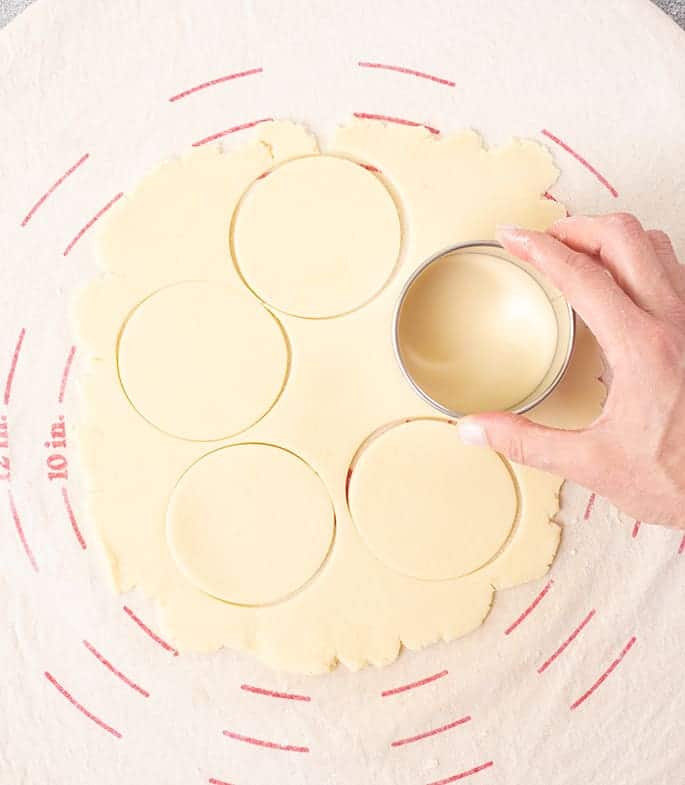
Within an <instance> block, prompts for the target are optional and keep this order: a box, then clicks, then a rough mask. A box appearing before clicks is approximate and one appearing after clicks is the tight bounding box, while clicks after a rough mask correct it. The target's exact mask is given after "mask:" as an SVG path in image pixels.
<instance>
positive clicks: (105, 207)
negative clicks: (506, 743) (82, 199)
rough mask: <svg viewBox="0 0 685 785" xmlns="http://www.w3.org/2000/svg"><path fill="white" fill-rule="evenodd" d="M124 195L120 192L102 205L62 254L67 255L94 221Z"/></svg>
mask: <svg viewBox="0 0 685 785" xmlns="http://www.w3.org/2000/svg"><path fill="white" fill-rule="evenodd" d="M123 195H124V194H123V192H122V193H118V194H117V195H116V196H114V197H112V198H111V199H110V200H109V202H107V204H106V205H105V206H104V207H101V208H100V209H99V210H98V211H97V213H95V215H94V216H93V217H92V218H91V219H90V221H88V223H87V224H86V225H85V226H83V227H82V228H81V229H79V231H78V233H77V234H76V236H75V237H74V239H73V240H72V241H71V242H70V243H69V245H67V247H66V248H65V249H64V251H62V256H67V255H68V254H69V252H70V251H71V249H72V248H73V247H74V246H75V245H76V243H77V242H78V241H79V240H80V239H81V238H82V237H83V235H84V234H85V233H86V232H87V231H88V230H89V229H90V227H91V226H92V225H93V224H94V223H95V222H96V221H97V220H99V219H100V218H102V216H103V215H104V214H105V213H106V212H107V210H109V208H110V207H111V206H112V205H113V204H114V203H115V202H118V201H119V199H121V197H122V196H123Z"/></svg>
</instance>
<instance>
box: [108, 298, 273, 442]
mask: <svg viewBox="0 0 685 785" xmlns="http://www.w3.org/2000/svg"><path fill="white" fill-rule="evenodd" d="M117 362H118V365H119V377H120V379H121V384H122V386H123V388H124V391H125V392H126V395H127V396H128V398H129V400H130V401H131V403H132V404H133V406H134V407H135V408H136V410H137V411H138V412H139V413H140V414H141V415H142V416H143V417H144V418H145V419H146V420H148V421H149V422H151V423H152V424H153V425H155V426H156V427H157V428H159V429H160V430H162V431H165V432H166V433H169V434H171V435H173V436H178V437H180V438H183V439H191V440H198V441H209V440H216V439H221V438H225V437H227V436H231V435H233V434H235V433H238V432H240V431H242V430H244V429H245V428H247V427H249V426H250V425H252V424H253V423H255V422H256V421H257V420H259V419H260V418H261V417H262V416H263V415H264V414H265V413H266V412H267V411H268V410H269V409H270V407H271V406H272V405H273V403H274V401H276V399H277V398H278V396H279V394H280V392H281V390H282V389H283V385H284V383H285V377H286V373H287V367H288V347H287V344H286V340H285V336H284V334H283V331H282V329H281V327H280V325H279V323H278V322H277V320H276V319H275V317H274V316H273V315H272V314H271V313H269V312H268V311H267V310H266V309H265V308H264V306H263V305H262V304H261V303H259V302H257V301H256V300H254V299H253V298H252V297H251V296H247V295H245V294H243V293H241V292H237V291H236V290H234V289H231V288H230V287H229V286H226V285H223V284H214V283H202V282H192V283H182V284H177V285H174V286H170V287H167V288H166V289H162V290H160V291H159V292H156V293H155V294H153V295H152V296H151V297H148V298H147V299H146V300H144V301H143V302H142V303H140V305H139V306H138V307H137V308H136V309H135V310H134V311H133V313H132V314H131V316H130V317H129V319H128V321H127V322H126V324H125V325H124V328H123V330H122V333H121V337H120V339H119V345H118V349H117Z"/></svg>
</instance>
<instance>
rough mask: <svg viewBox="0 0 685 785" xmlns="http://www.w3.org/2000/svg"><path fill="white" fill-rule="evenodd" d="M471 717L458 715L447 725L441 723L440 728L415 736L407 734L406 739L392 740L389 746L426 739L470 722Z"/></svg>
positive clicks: (400, 745) (401, 745)
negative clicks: (457, 717) (456, 718)
mask: <svg viewBox="0 0 685 785" xmlns="http://www.w3.org/2000/svg"><path fill="white" fill-rule="evenodd" d="M470 721H471V717H470V716H468V715H467V716H466V717H460V718H459V719H458V720H455V721H454V722H450V723H448V724H447V725H442V726H441V727H440V728H433V730H429V731H426V732H425V733H419V734H417V735H416V736H409V737H408V738H406V739H398V740H397V741H393V742H392V744H391V745H390V746H391V747H403V746H404V745H405V744H412V743H413V742H415V741H421V739H428V738H429V737H431V736H437V734H438V733H444V732H445V731H446V730H451V729H452V728H456V727H457V726H458V725H463V724H464V723H466V722H470Z"/></svg>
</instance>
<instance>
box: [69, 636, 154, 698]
mask: <svg viewBox="0 0 685 785" xmlns="http://www.w3.org/2000/svg"><path fill="white" fill-rule="evenodd" d="M83 645H84V646H85V647H86V649H88V651H89V652H90V653H91V654H93V655H94V656H95V658H96V659H97V660H98V661H99V662H101V663H102V664H103V665H104V666H105V668H107V670H108V671H111V672H112V673H113V674H114V675H115V676H116V677H117V678H119V679H121V680H122V681H123V682H124V684H128V686H129V687H130V688H131V689H133V690H135V691H136V692H139V693H140V694H141V695H142V696H143V697H145V698H149V697H150V693H149V692H148V691H147V690H144V689H143V688H142V687H141V686H140V685H139V684H136V683H135V682H134V681H131V679H129V678H128V676H125V675H124V674H123V673H122V672H121V671H119V670H117V669H116V668H115V667H114V665H112V663H111V662H110V661H109V660H108V659H106V658H105V657H103V656H102V654H100V652H99V651H98V650H97V649H96V648H95V646H93V644H92V643H89V642H88V641H85V640H84V641H83Z"/></svg>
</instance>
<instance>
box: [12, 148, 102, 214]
mask: <svg viewBox="0 0 685 785" xmlns="http://www.w3.org/2000/svg"><path fill="white" fill-rule="evenodd" d="M89 156H90V153H86V154H85V155H83V156H81V158H79V159H78V161H77V162H76V163H75V164H74V165H73V166H72V167H70V168H69V169H67V171H66V172H65V173H64V174H63V175H62V176H61V177H60V178H59V180H57V181H56V182H54V183H53V184H52V185H51V186H50V188H48V190H47V191H46V192H45V193H44V194H43V195H42V196H41V197H40V199H39V200H38V201H37V202H36V203H35V204H34V205H33V207H32V208H31V209H30V210H29V211H28V213H27V214H26V216H25V217H24V220H23V221H22V222H21V225H22V226H26V224H27V223H28V222H29V221H30V220H31V218H33V214H34V213H35V212H36V210H37V209H38V208H39V207H40V206H41V205H42V204H44V203H45V201H46V200H47V198H48V197H49V196H50V195H51V194H52V193H53V192H54V191H55V190H56V189H57V188H59V187H60V185H62V183H63V182H64V181H65V180H66V179H67V177H69V175H71V174H73V173H74V172H75V171H76V170H77V169H78V168H79V166H81V164H84V163H85V162H86V161H87V159H88V158H89Z"/></svg>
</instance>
